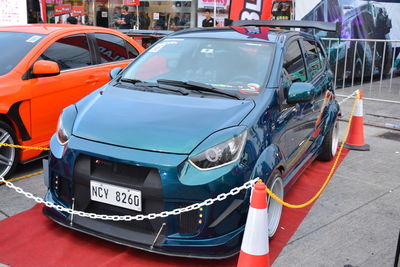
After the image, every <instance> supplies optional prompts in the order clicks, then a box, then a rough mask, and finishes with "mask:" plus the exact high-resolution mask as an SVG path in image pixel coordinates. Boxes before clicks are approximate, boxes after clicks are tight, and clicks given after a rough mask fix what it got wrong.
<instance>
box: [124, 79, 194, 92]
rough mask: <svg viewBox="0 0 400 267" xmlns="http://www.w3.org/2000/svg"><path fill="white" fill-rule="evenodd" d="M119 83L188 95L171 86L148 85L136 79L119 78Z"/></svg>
mask: <svg viewBox="0 0 400 267" xmlns="http://www.w3.org/2000/svg"><path fill="white" fill-rule="evenodd" d="M120 81H121V82H127V83H132V84H134V85H135V86H136V87H138V86H140V87H145V88H158V89H163V90H166V91H170V92H175V93H180V94H182V95H188V94H189V93H188V92H187V91H186V90H183V89H182V88H179V87H175V86H171V85H162V84H158V83H150V82H145V81H142V80H138V79H129V78H121V79H120ZM150 91H151V92H154V90H150Z"/></svg>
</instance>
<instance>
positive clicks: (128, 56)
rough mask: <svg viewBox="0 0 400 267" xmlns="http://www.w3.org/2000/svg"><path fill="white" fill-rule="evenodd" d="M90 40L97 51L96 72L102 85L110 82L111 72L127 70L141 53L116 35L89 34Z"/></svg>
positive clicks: (104, 33)
mask: <svg viewBox="0 0 400 267" xmlns="http://www.w3.org/2000/svg"><path fill="white" fill-rule="evenodd" d="M89 38H90V39H91V40H92V42H93V47H94V51H95V58H96V66H94V72H95V73H96V74H97V78H98V79H99V82H100V84H105V83H107V82H108V81H109V80H110V75H109V72H110V70H112V69H113V68H116V67H121V68H125V67H126V66H127V65H128V64H129V63H131V62H132V60H133V59H134V58H136V57H137V56H138V55H139V53H140V51H139V50H138V49H137V48H136V47H134V46H133V45H132V44H131V43H129V42H128V41H126V40H125V39H123V38H122V37H120V36H117V35H115V34H111V33H106V32H96V33H91V34H89Z"/></svg>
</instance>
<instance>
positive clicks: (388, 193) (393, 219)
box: [0, 79, 400, 267]
mask: <svg viewBox="0 0 400 267" xmlns="http://www.w3.org/2000/svg"><path fill="white" fill-rule="evenodd" d="M393 83H394V86H393V87H392V88H391V92H388V93H389V97H387V96H386V95H385V99H386V98H388V99H395V100H400V97H399V98H397V97H398V96H400V92H399V90H400V89H399V88H400V79H399V80H394V81H393ZM395 88H397V89H395ZM343 92H345V93H347V94H350V93H351V91H350V89H341V90H338V93H339V94H341V93H343ZM390 94H393V95H392V97H390ZM338 100H341V98H338ZM352 102H353V100H351V99H350V100H348V101H346V102H345V103H344V104H342V106H341V108H342V111H343V115H344V116H343V121H341V122H340V129H341V130H340V131H341V135H342V136H343V133H344V129H345V127H346V121H345V120H346V119H348V114H349V113H350V110H351V106H352ZM364 114H372V115H365V116H364V120H365V122H366V124H368V125H375V126H365V128H364V130H365V140H366V143H368V144H370V146H371V150H370V151H366V152H360V151H350V152H349V154H348V155H347V157H346V158H345V160H344V161H343V163H342V164H341V165H340V166H339V168H338V170H337V171H336V173H335V175H334V176H333V178H332V180H331V181H330V183H329V185H328V186H327V188H326V190H325V191H324V192H323V194H322V195H321V196H320V198H319V199H318V200H317V202H316V203H315V204H314V206H313V207H312V209H311V211H310V212H309V213H308V214H307V216H306V217H305V219H304V221H303V222H302V223H301V225H300V227H299V228H298V230H297V231H296V233H295V234H294V235H293V237H292V238H291V240H290V241H289V243H288V244H287V245H286V247H285V248H284V249H283V251H282V252H281V254H280V256H279V257H278V258H277V260H276V261H275V263H274V265H273V266H345V265H348V266H354V267H356V266H360V267H362V266H368V267H369V266H393V263H394V258H395V252H396V245H397V237H398V235H399V231H400V204H399V203H400V179H399V178H400V177H399V176H400V175H399V167H400V131H398V130H395V129H390V128H391V127H386V125H387V123H390V124H400V104H396V103H385V102H378V101H367V100H366V101H364ZM385 127H386V128H385ZM40 169H41V162H33V163H30V164H27V165H24V166H20V167H18V169H17V172H16V173H15V175H14V177H18V176H21V175H25V174H28V173H32V172H35V171H38V170H40ZM14 183H15V185H17V186H20V187H22V188H23V189H25V190H27V191H29V192H31V193H33V194H34V195H36V196H44V194H45V191H46V188H45V186H44V184H43V175H36V176H34V177H31V178H27V179H23V180H19V181H15V182H14ZM0 196H1V197H0V220H3V219H5V218H7V217H9V216H13V215H15V214H17V213H19V212H22V211H25V210H27V209H30V208H31V207H33V206H34V205H35V203H34V202H33V201H32V200H28V199H26V198H24V197H23V196H22V195H19V194H17V193H16V192H15V191H13V190H10V189H8V188H7V187H6V186H4V185H1V186H0ZM0 266H4V265H1V263H0Z"/></svg>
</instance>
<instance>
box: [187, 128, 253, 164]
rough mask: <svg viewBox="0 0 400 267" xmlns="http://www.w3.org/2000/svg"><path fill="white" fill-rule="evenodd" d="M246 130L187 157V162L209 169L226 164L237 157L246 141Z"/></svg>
mask: <svg viewBox="0 0 400 267" xmlns="http://www.w3.org/2000/svg"><path fill="white" fill-rule="evenodd" d="M246 136H247V131H244V132H243V133H241V134H240V135H238V136H236V137H234V138H232V139H229V140H228V141H225V142H223V143H221V144H218V145H216V146H213V147H211V148H209V149H207V150H205V151H203V152H201V153H199V154H197V155H195V156H192V157H190V158H189V162H190V163H191V164H193V165H194V166H195V167H196V168H198V169H200V170H210V169H214V168H220V167H223V166H226V165H228V164H230V163H232V162H235V161H237V160H238V159H239V157H240V155H241V154H242V151H243V147H244V143H245V141H246Z"/></svg>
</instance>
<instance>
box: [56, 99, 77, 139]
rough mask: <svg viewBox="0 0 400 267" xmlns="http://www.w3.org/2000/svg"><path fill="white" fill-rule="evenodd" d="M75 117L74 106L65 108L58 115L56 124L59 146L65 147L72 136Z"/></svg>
mask: <svg viewBox="0 0 400 267" xmlns="http://www.w3.org/2000/svg"><path fill="white" fill-rule="evenodd" d="M76 115H77V111H76V107H75V105H71V106H68V107H66V108H65V109H64V110H63V112H62V113H61V115H60V118H59V119H58V124H57V132H56V135H57V140H58V142H59V143H60V144H61V145H65V144H66V143H67V142H68V140H69V138H70V137H71V134H72V127H73V126H74V121H75V118H76Z"/></svg>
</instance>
